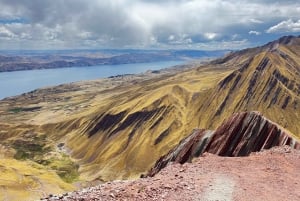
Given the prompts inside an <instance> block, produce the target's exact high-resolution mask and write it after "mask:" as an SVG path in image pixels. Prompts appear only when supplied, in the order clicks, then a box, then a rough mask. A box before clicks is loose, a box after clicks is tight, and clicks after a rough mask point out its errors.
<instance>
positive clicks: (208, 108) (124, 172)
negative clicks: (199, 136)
mask: <svg viewBox="0 0 300 201" xmlns="http://www.w3.org/2000/svg"><path fill="white" fill-rule="evenodd" d="M299 41H300V37H291V36H289V37H283V38H281V39H279V40H277V41H273V42H271V43H269V44H266V45H264V46H261V47H257V48H251V49H246V50H241V51H237V52H232V53H230V54H228V55H226V56H225V57H223V58H220V59H217V60H214V61H212V62H209V63H205V64H201V65H196V64H194V65H192V66H184V65H183V66H179V67H175V68H170V69H165V70H160V71H153V72H151V71H149V72H146V73H144V74H140V75H135V76H133V75H124V76H117V77H111V78H106V79H101V80H95V81H85V82H78V83H71V84H65V85H60V86H57V87H51V88H44V89H38V90H35V91H32V92H30V93H26V94H23V95H21V96H16V97H11V98H7V99H4V100H2V101H0V129H1V130H0V131H1V132H0V139H1V145H2V148H1V149H0V155H1V157H3V158H7V159H12V158H13V160H17V161H29V162H30V163H29V165H30V166H31V165H32V166H34V165H33V164H35V165H38V167H40V168H43V170H48V171H51V172H52V173H53V172H54V173H56V175H58V176H59V178H60V179H61V182H64V183H65V184H68V183H76V185H77V186H78V183H80V185H82V186H84V185H89V183H99V182H103V181H109V180H115V179H128V178H137V177H139V176H140V175H141V174H147V172H148V171H149V170H150V169H151V168H152V167H153V166H154V165H155V163H156V161H157V160H158V159H159V158H160V157H162V156H164V155H166V154H167V153H168V152H169V151H170V150H172V149H173V148H174V147H176V146H177V145H178V144H179V142H180V141H182V140H183V139H186V137H188V136H189V135H190V134H191V133H192V131H193V130H194V129H198V128H199V129H205V130H217V128H218V127H219V126H220V125H221V124H222V122H223V121H224V120H225V119H228V118H230V117H231V116H232V115H233V114H234V113H238V112H246V113H241V114H243V115H245V114H247V115H246V116H249V117H251V116H252V117H253V118H254V119H255V118H258V119H262V120H263V121H264V122H265V123H266V125H269V123H267V122H274V123H272V125H273V124H277V125H280V126H276V128H280V130H281V131H283V133H288V135H289V136H290V137H292V138H293V139H294V140H299V138H300V124H299V122H300V109H299V107H300V106H299V103H300V68H299V65H300V59H299V58H300V57H299V56H300V42H299ZM251 111H259V112H260V113H261V115H263V116H264V117H266V118H267V119H270V121H269V120H265V118H263V117H262V116H261V115H256V114H257V113H252V112H251ZM247 112H248V113H247ZM250 122H251V121H250ZM254 122H255V121H254ZM245 124H247V122H245ZM257 125H259V124H257ZM248 127H249V128H250V126H248ZM238 128H239V127H238ZM245 128H246V127H245ZM255 129H256V128H255ZM269 133H270V134H271V135H275V136H276V135H277V134H272V132H269ZM283 133H282V136H285V135H284V134H283ZM232 134H235V133H232ZM229 136H232V135H229ZM266 136H268V135H267V134H265V133H264V132H262V134H261V137H260V138H259V139H264V137H266ZM232 137H233V136H232ZM220 139H223V138H220ZM230 139H231V138H230ZM243 139H244V141H243V143H244V142H246V141H247V138H243ZM254 139H256V138H254ZM224 140H225V138H224ZM229 141H230V140H229ZM283 144H285V143H283ZM218 146H225V145H224V144H223V145H222V143H220V144H217V145H216V146H215V147H216V150H218V149H219V148H217V147H218ZM225 147H226V146H225ZM267 148H268V146H267ZM224 149H225V148H224ZM226 149H227V148H226ZM226 149H225V150H226ZM238 150H239V149H238ZM246 150H250V151H257V150H259V149H256V148H253V149H252V148H251V147H249V148H247V149H246ZM237 152H239V151H237ZM16 167H17V168H18V164H17V163H16ZM20 172H22V171H21V170H20ZM16 175H17V174H16ZM57 178H58V177H56V179H57ZM59 178H58V179H59ZM48 180H49V182H50V181H51V182H50V183H53V182H54V183H55V182H56V180H55V181H54V180H52V179H51V178H49V179H48ZM35 181H36V183H38V181H39V179H37V180H35ZM0 185H2V183H1V180H0ZM3 185H4V186H6V185H7V184H3ZM61 190H63V189H62V188H61ZM3 191H5V190H3ZM35 193H36V194H40V192H35Z"/></svg>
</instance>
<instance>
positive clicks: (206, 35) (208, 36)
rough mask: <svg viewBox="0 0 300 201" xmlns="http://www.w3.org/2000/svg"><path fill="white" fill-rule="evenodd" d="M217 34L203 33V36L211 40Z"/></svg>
mask: <svg viewBox="0 0 300 201" xmlns="http://www.w3.org/2000/svg"><path fill="white" fill-rule="evenodd" d="M217 36H218V34H217V33H204V37H205V38H207V39H209V40H213V39H215V38H216V37H217Z"/></svg>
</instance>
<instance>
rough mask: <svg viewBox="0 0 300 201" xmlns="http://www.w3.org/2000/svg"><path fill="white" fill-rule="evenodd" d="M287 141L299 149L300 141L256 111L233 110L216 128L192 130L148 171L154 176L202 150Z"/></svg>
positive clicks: (244, 150) (245, 150)
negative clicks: (169, 165)
mask: <svg viewBox="0 0 300 201" xmlns="http://www.w3.org/2000/svg"><path fill="white" fill-rule="evenodd" d="M283 145H287V146H290V147H291V148H295V149H300V142H299V141H298V140H296V139H294V138H293V137H292V136H291V135H290V134H289V132H288V131H286V130H284V129H282V128H280V127H279V126H278V125H276V124H274V123H273V122H271V121H270V120H268V119H266V118H265V117H263V116H261V114H259V113H257V112H249V113H248V112H244V113H236V114H234V115H233V116H232V117H230V118H229V119H228V120H225V121H224V122H223V123H222V124H221V126H219V127H218V128H217V129H216V130H215V131H211V130H203V129H202V130H195V131H194V132H193V133H192V134H191V135H189V136H188V137H186V138H185V139H183V140H182V141H181V142H180V143H179V144H178V145H177V146H176V147H174V148H173V149H172V150H170V151H169V153H168V154H166V155H164V156H162V157H161V158H160V159H159V160H158V161H157V162H156V163H155V165H154V167H153V168H151V170H150V171H149V172H148V174H147V176H154V175H155V174H157V173H158V172H159V171H160V170H161V169H162V168H164V167H166V166H167V165H168V164H169V163H171V162H177V163H181V164H183V163H185V162H191V161H192V160H193V158H194V157H199V156H201V155H202V154H203V153H204V152H208V153H212V154H217V155H219V156H230V157H238V156H248V155H249V154H251V153H252V152H259V151H262V150H264V149H270V148H272V147H274V146H283Z"/></svg>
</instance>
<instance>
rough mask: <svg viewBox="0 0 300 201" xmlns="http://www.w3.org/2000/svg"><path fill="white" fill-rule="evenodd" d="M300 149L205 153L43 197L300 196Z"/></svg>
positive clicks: (269, 200) (172, 200) (210, 200)
mask: <svg viewBox="0 0 300 201" xmlns="http://www.w3.org/2000/svg"><path fill="white" fill-rule="evenodd" d="M299 178H300V151H299V150H292V149H290V148H289V147H276V148H273V149H271V150H268V151H263V152H259V153H253V154H251V155H250V156H248V157H219V156H216V155H212V154H207V153H205V154H204V155H203V156H202V157H199V158H196V159H195V160H194V161H193V163H186V164H183V165H181V164H171V165H169V166H167V167H166V168H165V169H163V170H162V171H161V172H159V173H158V174H157V175H155V176H154V177H152V178H143V179H138V180H133V181H113V182H108V183H105V184H102V185H99V186H96V187H91V188H87V189H83V190H80V191H75V192H71V193H66V194H64V195H50V196H49V197H48V198H45V199H44V200H72V201H74V200H80V201H85V200H114V201H115V200H122V201H123V200H139V201H140V200H141V201H143V200H169V201H177V200H178V201H179V200H199V201H217V200H218V201H231V200H232V201H237V200H242V201H255V200H259V201H260V200H264V201H276V200H278V201H285V200H286V201H290V200H300V180H299Z"/></svg>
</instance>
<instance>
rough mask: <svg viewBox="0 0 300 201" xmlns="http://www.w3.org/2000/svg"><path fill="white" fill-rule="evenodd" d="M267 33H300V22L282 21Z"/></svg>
mask: <svg viewBox="0 0 300 201" xmlns="http://www.w3.org/2000/svg"><path fill="white" fill-rule="evenodd" d="M266 32H267V33H286V32H300V20H298V21H295V22H294V21H293V20H291V19H288V20H286V21H282V22H280V23H278V24H276V25H275V26H272V27H270V28H269V29H268V30H267V31H266Z"/></svg>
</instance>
